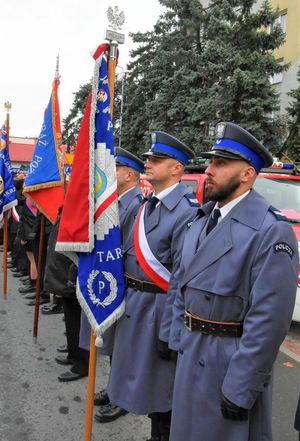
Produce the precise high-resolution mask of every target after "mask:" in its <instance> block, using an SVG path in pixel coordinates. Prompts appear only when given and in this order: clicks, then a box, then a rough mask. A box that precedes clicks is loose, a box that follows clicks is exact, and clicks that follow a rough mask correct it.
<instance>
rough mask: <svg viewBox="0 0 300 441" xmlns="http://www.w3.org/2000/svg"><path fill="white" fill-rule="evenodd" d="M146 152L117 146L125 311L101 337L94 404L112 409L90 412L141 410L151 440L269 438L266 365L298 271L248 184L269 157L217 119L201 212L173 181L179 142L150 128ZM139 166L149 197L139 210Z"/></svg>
mask: <svg viewBox="0 0 300 441" xmlns="http://www.w3.org/2000/svg"><path fill="white" fill-rule="evenodd" d="M145 156H146V157H147V159H146V162H145V164H144V163H143V162H142V161H141V160H140V159H139V158H137V157H136V156H135V155H133V154H131V153H129V152H127V151H125V150H123V149H118V150H117V157H116V159H117V178H118V191H119V207H120V224H121V230H122V238H123V253H124V265H125V271H126V286H127V290H126V311H125V313H124V315H123V316H122V317H121V319H119V320H118V322H117V324H116V326H114V327H113V328H111V329H109V330H108V331H107V333H106V334H105V335H104V348H103V349H102V353H104V354H106V355H110V356H111V367H110V375H109V380H108V385H107V389H106V392H105V391H104V392H103V391H101V393H100V394H99V393H98V394H96V397H95V402H96V403H97V404H100V403H103V404H104V402H105V403H107V402H108V401H109V400H110V403H113V405H112V404H111V406H110V407H109V406H108V407H103V408H100V410H99V411H98V412H97V414H96V418H97V419H99V421H110V420H113V419H115V418H116V417H117V416H119V415H120V414H121V413H125V412H132V413H136V414H141V415H147V414H148V416H149V417H150V418H151V423H152V424H151V438H150V441H167V440H171V441H183V440H185V441H216V440H218V439H222V441H258V440H262V439H263V440H264V441H271V439H272V431H271V385H272V368H273V364H274V361H275V359H276V356H277V353H278V351H279V347H280V344H281V343H282V341H283V339H284V337H285V335H286V333H287V331H288V329H289V326H290V322H291V317H292V312H293V307H294V302H295V294H296V288H297V276H298V247H297V241H296V238H295V235H294V233H293V230H292V228H291V226H290V225H289V223H288V222H286V219H285V218H284V217H283V216H282V215H280V214H278V211H277V210H276V209H274V208H273V207H271V206H270V204H269V203H268V202H267V201H266V200H265V199H263V198H262V197H261V196H260V195H259V194H258V193H256V191H255V190H253V184H254V181H255V179H256V176H257V173H258V172H259V170H260V169H261V168H262V167H267V166H269V165H271V163H272V156H271V154H270V153H269V151H268V150H267V149H266V148H265V147H264V146H263V145H262V144H261V143H260V142H259V141H258V140H257V139H256V138H255V137H253V136H252V135H251V134H250V133H249V132H248V131H246V130H244V129H243V128H241V127H239V126H237V125H235V124H233V123H229V122H227V123H221V124H219V125H218V128H217V140H216V143H215V144H214V146H213V147H212V150H211V151H210V152H206V153H204V155H203V156H204V157H208V158H210V164H209V165H208V167H207V169H206V171H205V173H206V175H207V179H206V197H207V199H208V200H209V202H207V203H206V204H204V205H203V206H202V207H201V208H200V206H199V204H198V203H195V200H194V198H193V197H191V195H189V194H188V190H187V189H186V187H185V185H184V184H183V183H182V182H181V177H182V175H183V173H184V168H185V165H186V164H187V163H188V161H189V160H190V159H192V158H194V153H193V151H192V150H191V149H190V148H189V147H188V146H186V145H185V144H184V143H182V142H181V141H179V140H178V139H176V138H174V137H173V136H171V135H169V134H166V133H164V132H154V133H153V135H152V146H151V148H150V150H149V151H148V152H147V153H145ZM144 168H145V174H146V178H147V180H148V181H149V182H150V183H151V185H152V186H153V188H154V193H153V195H152V198H151V199H150V200H149V201H148V202H147V203H145V204H142V206H141V200H142V196H141V191H140V188H139V173H141V172H143V170H144ZM280 244H284V245H285V246H279V245H280ZM286 245H288V246H286ZM287 250H290V251H289V252H288V251H287ZM87 335H88V333H87ZM82 338H83V340H82V344H83V345H84V344H86V343H84V335H82ZM108 397H109V398H108Z"/></svg>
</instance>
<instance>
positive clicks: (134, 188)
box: [84, 147, 144, 423]
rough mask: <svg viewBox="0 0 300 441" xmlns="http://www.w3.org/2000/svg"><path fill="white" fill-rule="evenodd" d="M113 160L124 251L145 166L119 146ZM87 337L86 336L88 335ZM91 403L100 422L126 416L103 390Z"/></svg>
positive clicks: (107, 347) (108, 337)
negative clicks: (98, 406)
mask: <svg viewBox="0 0 300 441" xmlns="http://www.w3.org/2000/svg"><path fill="white" fill-rule="evenodd" d="M115 159H116V169H117V190H118V202H119V204H118V205H119V218H120V228H121V237H122V249H123V250H124V248H126V247H127V241H128V240H129V238H130V232H131V230H132V226H133V223H134V221H135V218H136V216H137V212H138V210H139V208H140V205H141V203H142V201H143V199H144V198H143V195H142V191H141V189H140V186H139V180H140V173H143V171H144V163H143V161H142V160H141V159H139V158H138V157H137V156H135V155H134V154H133V153H131V152H129V151H127V150H125V149H123V148H121V147H116V148H115ZM116 326H117V323H115V324H113V325H112V326H110V328H109V329H108V330H107V331H106V332H105V333H104V335H103V346H102V348H101V355H108V356H109V357H110V359H111V357H112V353H113V347H114V336H115V328H116ZM86 334H87V335H88V336H89V335H90V332H88V333H86ZM84 345H85V346H89V341H87V342H84ZM94 404H95V405H100V406H101V407H100V409H99V410H98V411H97V412H96V413H95V419H96V421H98V422H100V423H107V422H110V421H114V420H116V419H118V418H119V417H120V416H122V415H124V414H126V413H127V412H126V410H125V409H123V408H122V407H119V406H117V405H115V404H113V403H112V402H110V400H109V397H108V395H107V392H106V389H102V390H101V391H100V392H97V393H96V394H95V397H94Z"/></svg>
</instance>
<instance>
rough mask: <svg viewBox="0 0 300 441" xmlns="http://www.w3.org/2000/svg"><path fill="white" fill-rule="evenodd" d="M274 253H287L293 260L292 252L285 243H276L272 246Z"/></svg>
mask: <svg viewBox="0 0 300 441" xmlns="http://www.w3.org/2000/svg"><path fill="white" fill-rule="evenodd" d="M273 249H274V253H275V254H276V253H287V254H288V255H289V256H290V258H291V259H292V258H293V255H294V251H293V249H292V248H291V247H290V245H289V244H288V243H286V242H277V243H275V244H274V245H273Z"/></svg>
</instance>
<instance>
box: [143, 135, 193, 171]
mask: <svg viewBox="0 0 300 441" xmlns="http://www.w3.org/2000/svg"><path fill="white" fill-rule="evenodd" d="M143 156H155V157H157V158H173V159H177V160H178V161H179V162H181V163H182V164H184V165H187V164H188V162H189V161H190V160H191V159H193V158H194V157H195V153H194V152H193V150H192V149H190V147H188V146H187V145H186V144H184V143H183V142H181V141H179V139H177V138H175V137H174V136H172V135H169V134H168V133H165V132H161V131H156V132H153V133H152V145H151V148H150V150H149V151H148V152H146V153H143Z"/></svg>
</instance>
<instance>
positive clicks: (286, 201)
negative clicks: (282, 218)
mask: <svg viewBox="0 0 300 441" xmlns="http://www.w3.org/2000/svg"><path fill="white" fill-rule="evenodd" d="M254 189H255V190H256V191H258V193H260V194H261V195H262V196H263V197H264V198H265V199H266V200H267V201H268V202H270V204H272V205H273V206H274V207H276V208H278V209H279V210H281V211H282V212H283V213H284V214H285V215H286V216H287V217H288V218H289V219H297V220H299V221H300V180H299V181H296V180H292V179H273V178H258V179H256V181H255V184H254Z"/></svg>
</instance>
